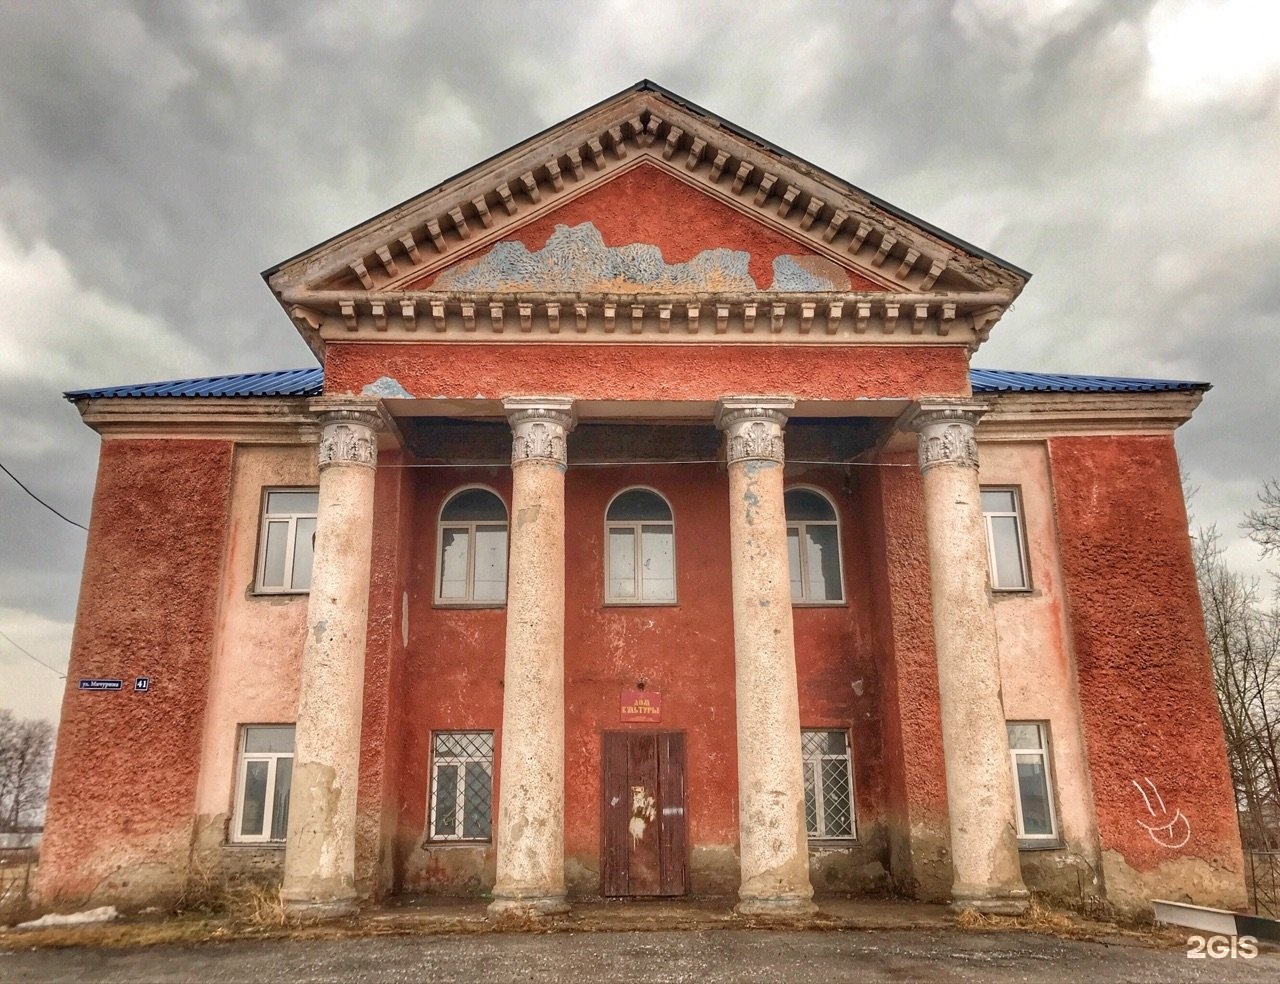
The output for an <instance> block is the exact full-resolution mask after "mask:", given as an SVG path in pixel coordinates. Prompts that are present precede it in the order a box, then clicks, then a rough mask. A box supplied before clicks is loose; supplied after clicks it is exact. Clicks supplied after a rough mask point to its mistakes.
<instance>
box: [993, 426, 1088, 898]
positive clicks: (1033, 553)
mask: <svg viewBox="0 0 1280 984" xmlns="http://www.w3.org/2000/svg"><path fill="white" fill-rule="evenodd" d="M979 460H980V464H981V468H980V471H979V478H980V480H981V482H982V484H983V485H984V486H993V485H1002V486H1017V487H1018V489H1019V490H1020V493H1021V501H1022V513H1023V521H1024V524H1025V529H1026V539H1027V550H1028V567H1029V570H1030V575H1031V584H1032V590H1031V591H1030V592H1001V591H993V592H992V593H991V597H992V600H993V602H994V604H995V616H996V633H997V636H998V639H999V646H1000V677H1001V687H1002V693H1003V696H1004V711H1005V719H1006V720H1009V721H1047V722H1048V725H1049V736H1050V737H1049V747H1050V755H1051V760H1050V775H1051V778H1052V783H1053V791H1054V793H1055V798H1054V808H1055V812H1056V814H1057V818H1058V829H1059V832H1060V835H1061V847H1059V848H1058V849H1055V850H1039V849H1038V850H1023V851H1021V852H1020V856H1021V860H1022V875H1023V880H1024V881H1025V882H1026V884H1027V887H1028V888H1030V889H1031V890H1032V891H1035V892H1039V893H1042V894H1045V895H1048V896H1051V897H1054V898H1056V899H1060V900H1063V901H1069V902H1071V903H1073V904H1077V905H1083V906H1091V905H1092V902H1093V900H1096V899H1097V898H1099V897H1100V896H1101V895H1102V877H1101V858H1100V857H1099V851H1098V830H1097V824H1096V822H1095V820H1094V812H1093V793H1092V790H1091V788H1090V785H1089V773H1088V767H1087V764H1086V761H1085V749H1084V739H1083V736H1082V734H1081V729H1080V701H1079V693H1078V689H1077V682H1076V673H1075V660H1074V658H1073V654H1072V650H1071V638H1070V627H1069V625H1068V617H1067V612H1066V597H1065V593H1064V590H1063V583H1062V569H1061V564H1060V560H1059V557H1058V531H1057V524H1056V521H1055V516H1054V509H1053V488H1052V483H1051V481H1050V477H1049V458H1048V449H1047V447H1046V446H1045V444H1044V443H1043V442H1034V443H1025V444H1024V443H1018V444H1013V443H1009V444H1006V443H982V444H980V445H979Z"/></svg>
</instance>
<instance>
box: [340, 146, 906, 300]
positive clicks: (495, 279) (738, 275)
mask: <svg viewBox="0 0 1280 984" xmlns="http://www.w3.org/2000/svg"><path fill="white" fill-rule="evenodd" d="M476 239H477V242H476V243H475V244H474V245H472V246H471V247H470V248H463V249H459V250H457V251H455V253H454V254H449V255H445V256H441V257H436V258H434V262H427V263H424V264H421V265H420V266H417V267H415V268H414V269H412V270H411V271H409V272H407V273H406V274H405V275H403V276H401V277H400V278H398V279H397V280H396V281H394V282H390V283H388V284H387V287H388V288H392V289H403V290H410V291H419V290H423V291H492V292H501V291H544V292H545V291H571V292H579V293H601V294H604V293H689V292H693V293H700V292H715V291H761V290H774V291H851V290H853V291H885V290H894V289H896V288H895V286H894V285H893V284H892V283H891V282H889V281H888V279H887V278H884V277H880V276H875V275H874V274H873V273H872V272H871V271H866V270H860V269H859V268H858V265H857V264H856V263H854V262H852V261H850V260H848V259H846V258H845V257H842V256H840V255H839V253H837V252H835V251H832V250H822V251H819V250H817V249H815V248H814V246H813V244H811V243H806V242H805V241H804V238H803V237H797V236H793V235H791V234H790V232H789V230H787V229H786V227H785V226H784V225H782V224H781V223H775V224H766V223H764V222H762V221H761V219H760V217H759V216H758V215H755V214H752V213H751V212H749V211H746V210H743V209H741V208H735V207H734V206H733V205H731V204H729V203H726V202H722V201H720V200H719V199H717V198H714V197H712V196H711V195H708V194H707V193H706V192H705V191H703V190H702V189H701V188H699V187H698V186H697V185H695V184H692V183H690V182H687V181H684V180H683V179H682V178H681V176H680V175H679V174H678V173H677V172H674V171H673V170H672V169H669V168H667V167H665V166H663V164H662V163H661V162H655V161H653V160H652V159H648V158H647V156H642V157H640V158H639V159H637V160H636V161H635V162H634V163H633V165H632V166H631V167H628V168H625V169H621V170H619V171H618V172H616V173H613V174H611V175H610V176H609V177H608V178H607V179H606V180H604V181H600V182H595V183H591V184H587V185H585V186H584V187H583V188H582V189H581V191H580V193H579V194H577V195H574V196H572V197H569V198H568V200H566V201H562V202H557V204H556V206H555V207H553V208H551V209H549V210H545V211H541V212H540V213H538V214H537V215H534V216H531V217H530V218H528V219H527V220H526V221H525V222H522V223H519V224H516V225H515V226H514V227H512V228H510V229H508V230H504V233H503V235H502V236H501V237H496V238H495V237H483V238H482V237H476ZM325 286H326V287H329V288H341V287H345V288H349V289H355V290H359V289H361V287H362V286H363V285H362V284H361V283H360V281H359V279H358V278H357V277H356V276H355V274H354V273H352V272H350V271H342V272H340V273H339V274H338V276H337V277H335V278H334V280H333V281H332V282H330V283H328V284H326V285H325Z"/></svg>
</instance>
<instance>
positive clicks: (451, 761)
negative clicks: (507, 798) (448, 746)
mask: <svg viewBox="0 0 1280 984" xmlns="http://www.w3.org/2000/svg"><path fill="white" fill-rule="evenodd" d="M437 735H488V736H489V739H490V744H491V749H490V752H489V756H488V757H487V758H485V757H483V756H479V755H437V754H436V736H437ZM496 757H497V736H496V735H495V734H494V733H493V732H492V731H490V730H486V729H484V728H448V729H444V730H441V731H432V732H431V781H430V783H428V789H427V840H428V841H429V842H433V843H436V844H489V843H492V841H493V824H494V821H495V820H496V819H497V816H496V810H495V807H496V806H497V798H496V797H495V796H494V793H493V786H494V766H493V762H494V759H495V758H496ZM469 762H484V763H486V764H487V765H488V766H489V836H488V837H464V836H462V831H463V830H464V829H465V822H466V816H467V782H466V765H467V763H469ZM442 765H456V766H457V767H458V780H457V782H458V786H457V789H458V803H459V807H458V812H457V816H456V817H455V818H454V821H453V829H454V832H453V833H452V834H438V833H436V782H437V779H438V777H439V770H440V766H442Z"/></svg>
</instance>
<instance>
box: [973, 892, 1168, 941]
mask: <svg viewBox="0 0 1280 984" xmlns="http://www.w3.org/2000/svg"><path fill="white" fill-rule="evenodd" d="M955 922H956V925H957V926H959V927H960V928H962V929H968V930H973V931H975V932H1009V931H1017V932H1024V933H1040V934H1042V935H1044V936H1057V937H1059V938H1061V939H1068V940H1113V941H1121V940H1123V941H1125V942H1128V943H1130V944H1132V943H1145V944H1147V945H1153V946H1166V945H1171V944H1172V943H1176V942H1185V940H1184V939H1183V937H1182V936H1180V935H1178V934H1176V933H1175V934H1172V935H1171V934H1169V933H1168V932H1165V931H1163V930H1162V929H1159V928H1155V927H1153V926H1151V925H1150V924H1146V925H1129V926H1126V925H1121V924H1118V923H1114V922H1108V921H1103V920H1097V919H1090V918H1087V917H1085V916H1082V915H1080V914H1078V913H1075V912H1071V911H1068V910H1064V909H1055V908H1053V907H1052V906H1049V905H1047V904H1046V903H1045V902H1044V901H1043V900H1042V899H1040V898H1037V897H1035V896H1032V899H1031V904H1030V905H1029V906H1028V907H1027V911H1026V912H1024V913H1023V914H1022V915H1020V916H997V915H989V914H986V913H981V912H976V911H974V910H973V909H965V910H963V911H962V912H961V913H960V914H959V915H957V916H956V918H955Z"/></svg>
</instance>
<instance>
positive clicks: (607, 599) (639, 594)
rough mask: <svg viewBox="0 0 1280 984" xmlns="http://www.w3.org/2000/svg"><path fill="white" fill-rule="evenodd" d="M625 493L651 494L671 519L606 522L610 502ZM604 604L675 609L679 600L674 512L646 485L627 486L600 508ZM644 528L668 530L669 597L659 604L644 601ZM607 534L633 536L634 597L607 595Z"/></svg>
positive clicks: (660, 495)
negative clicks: (669, 562)
mask: <svg viewBox="0 0 1280 984" xmlns="http://www.w3.org/2000/svg"><path fill="white" fill-rule="evenodd" d="M628 492H651V493H653V494H654V495H656V496H657V497H658V498H659V499H661V500H662V501H663V502H664V503H665V504H666V507H667V511H668V512H669V513H671V519H669V520H666V519H656V520H655V519H636V520H632V519H615V520H611V519H609V510H610V509H612V508H613V504H614V502H615V501H616V500H617V499H618V497H619V496H622V495H626V494H627V493H628ZM604 516H605V520H604V603H605V604H606V605H609V606H611V607H612V606H613V605H627V606H630V607H636V606H645V607H649V608H656V607H660V606H663V605H675V604H677V603H678V600H679V598H680V579H679V578H678V577H677V576H676V511H675V510H674V509H673V508H672V507H671V500H670V499H668V498H667V497H666V496H665V495H663V494H662V493H661V492H659V491H658V490H657V489H655V488H652V487H650V486H648V485H628V486H627V487H626V488H625V489H622V490H621V491H619V492H618V493H616V494H615V495H614V496H613V497H612V498H610V499H609V502H608V504H607V505H606V506H605V507H604ZM646 526H670V527H671V597H670V598H663V599H662V600H660V601H651V600H649V599H647V598H645V597H644V549H643V543H644V541H643V528H644V527H646ZM611 530H630V531H632V533H633V535H634V536H635V550H634V554H635V584H636V596H635V597H634V598H615V597H613V596H612V595H611V594H609V582H610V580H611V578H610V576H609V575H610V574H611V573H612V571H611V569H610V566H609V565H610V559H609V533H610V531H611Z"/></svg>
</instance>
